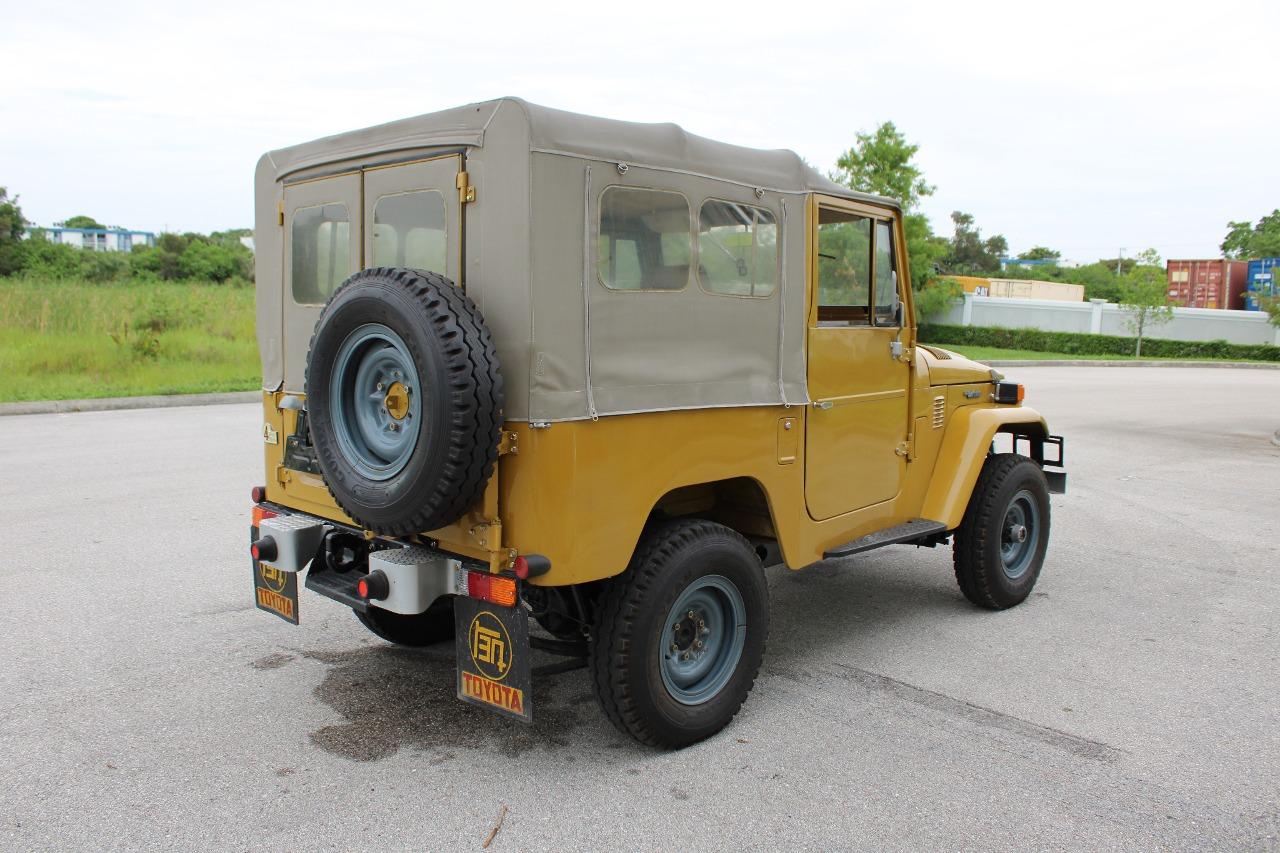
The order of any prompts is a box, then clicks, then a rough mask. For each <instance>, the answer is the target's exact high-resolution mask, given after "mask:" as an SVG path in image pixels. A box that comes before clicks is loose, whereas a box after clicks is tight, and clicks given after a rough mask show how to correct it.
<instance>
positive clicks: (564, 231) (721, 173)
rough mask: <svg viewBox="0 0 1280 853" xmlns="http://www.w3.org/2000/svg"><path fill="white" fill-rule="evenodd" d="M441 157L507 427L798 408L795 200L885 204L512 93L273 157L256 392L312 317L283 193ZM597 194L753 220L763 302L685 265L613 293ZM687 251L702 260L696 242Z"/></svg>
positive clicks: (291, 365) (264, 171) (765, 161)
mask: <svg viewBox="0 0 1280 853" xmlns="http://www.w3.org/2000/svg"><path fill="white" fill-rule="evenodd" d="M448 151H456V152H459V153H461V154H464V155H465V168H466V170H467V172H468V174H469V176H470V180H471V183H472V185H474V186H475V187H476V188H477V191H478V193H477V200H476V202H475V203H473V204H467V205H466V206H465V210H464V214H463V215H464V217H465V241H464V246H463V255H464V258H463V267H462V269H463V270H464V274H463V283H464V285H465V287H466V290H467V293H468V295H469V296H471V298H472V299H473V300H475V302H476V303H477V304H478V305H479V306H480V308H481V310H482V311H483V313H484V316H485V320H486V323H487V324H488V325H489V327H490V329H491V331H492V333H493V335H494V339H495V342H496V344H497V346H498V354H499V358H500V361H501V364H502V371H503V375H504V378H505V381H506V386H507V393H506V400H507V406H506V415H507V417H508V418H509V419H512V420H532V421H558V420H574V419H579V418H589V417H597V416H603V415H609V414H622V413H627V412H642V411H662V410H668V409H691V408H703V407H720V406H756V405H777V404H803V403H805V402H807V400H808V395H807V389H806V381H805V365H804V331H805V280H806V276H805V235H804V222H805V205H804V198H805V196H807V195H808V194H809V193H812V192H819V193H826V194H830V195H835V196H841V197H845V198H852V199H857V200H860V201H864V202H868V203H871V204H875V205H879V206H883V207H889V208H896V207H897V205H896V203H895V202H893V201H890V200H886V199H881V198H877V197H874V196H868V195H864V194H861V193H855V192H853V191H851V190H849V189H847V188H845V187H841V186H840V185H838V184H835V183H833V182H832V181H830V180H828V179H827V178H825V177H823V176H822V175H820V174H819V173H818V172H817V171H815V170H814V169H812V168H810V167H809V166H808V165H807V164H806V163H805V162H804V160H802V159H801V158H800V157H799V156H798V155H796V154H795V153H794V152H792V151H787V150H772V151H763V150H757V149H752V148H744V147H741V146H737V145H729V144H726V143H723V142H716V141H713V140H710V139H705V138H703V137H700V136H696V135H694V134H690V133H687V132H685V131H684V130H682V129H681V128H680V127H678V126H676V125H674V124H643V123H636V122H624V121H615V120H612V119H604V118H597V117H593V116H586V115H578V114H575V113H570V112H565V111H562V110H555V109H549V108H547V107H541V106H537V105H534V104H530V103H528V102H526V101H523V100H520V99H517V98H502V99H498V100H494V101H486V102H483V103H478V104H469V105H467V106H464V107H457V108H454V109H449V110H443V111H440V112H436V113H430V114H427V115H422V116H417V117H415V118H409V119H404V120H401V121H395V122H390V123H388V124H383V125H378V126H376V127H370V128H365V129H363V130H356V131H352V132H350V133H343V134H339V135H336V136H330V137H326V138H324V139H318V140H315V141H313V142H307V143H304V144H301V145H296V146H292V147H289V148H283V149H279V150H275V151H271V152H269V153H267V154H265V155H263V157H262V159H261V160H260V161H259V163H258V171H257V178H256V194H257V199H256V222H257V227H256V247H257V281H258V334H259V349H260V351H261V354H262V366H263V387H264V388H266V389H268V390H275V389H279V388H281V387H283V388H285V389H286V390H290V391H301V390H303V389H302V385H303V376H304V367H305V357H306V347H307V341H306V340H305V336H306V335H309V330H310V328H311V325H312V324H313V323H314V320H312V319H307V318H308V317H309V316H310V315H306V314H305V313H302V309H300V308H299V307H298V306H296V305H295V304H294V303H293V302H292V300H291V297H290V294H289V291H288V287H287V286H286V279H287V271H286V270H285V269H284V256H285V253H284V240H285V238H286V234H287V232H288V227H285V228H281V227H279V223H278V221H277V217H278V213H277V207H278V206H279V205H282V204H284V200H285V198H286V196H287V194H288V192H290V190H288V187H289V186H290V185H292V184H294V183H295V182H300V181H303V180H312V179H315V178H319V177H323V176H325V175H328V174H334V173H338V172H343V171H346V172H351V170H353V169H357V168H360V167H369V166H374V165H378V164H387V163H395V162H400V161H409V160H413V159H415V158H422V157H431V156H435V155H436V154H439V153H442V152H448ZM612 187H631V188H637V189H650V190H665V191H669V192H672V193H678V194H679V195H680V196H683V198H684V199H685V200H686V201H687V203H688V206H689V211H690V231H691V232H696V229H697V227H698V225H697V223H698V221H699V215H700V211H701V210H702V209H703V207H704V206H705V205H708V204H712V205H714V204H716V203H720V204H731V205H739V206H750V207H754V208H758V209H760V210H762V211H764V212H766V213H767V215H768V216H769V217H771V220H770V221H772V222H776V223H777V226H778V232H777V233H778V237H777V287H776V289H775V288H772V287H771V288H770V289H769V291H768V292H767V295H766V296H765V297H764V298H754V297H753V298H744V297H742V296H734V295H726V294H723V293H716V292H714V291H713V290H711V289H708V288H707V287H705V284H704V283H703V282H702V281H701V280H700V276H699V269H698V268H696V267H688V269H689V275H688V276H687V279H683V278H682V280H687V282H688V283H687V284H686V285H685V286H683V287H682V288H673V289H664V290H656V291H640V292H637V291H630V292H626V291H619V290H614V289H610V288H609V287H607V286H606V285H605V283H604V282H603V281H602V280H601V279H600V276H599V266H598V265H599V263H600V257H599V238H600V233H599V232H600V204H601V199H602V197H603V194H604V193H605V192H606V191H607V190H608V189H610V188H612ZM693 242H694V250H695V251H699V252H700V251H701V250H700V249H698V240H697V239H696V233H695V239H694V241H693ZM358 261H359V259H358V258H353V259H352V265H353V267H356V268H358V266H359V264H358ZM354 271H355V269H352V272H354ZM666 271H667V272H668V273H669V274H672V275H677V276H678V277H682V276H683V273H682V272H681V270H679V269H677V268H675V267H669V268H666ZM291 312H292V314H291ZM304 327H305V328H304ZM304 333H305V334H304Z"/></svg>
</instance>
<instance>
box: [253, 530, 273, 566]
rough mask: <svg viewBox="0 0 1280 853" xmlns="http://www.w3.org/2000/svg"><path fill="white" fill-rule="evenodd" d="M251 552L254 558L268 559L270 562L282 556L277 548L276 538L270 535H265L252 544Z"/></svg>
mask: <svg viewBox="0 0 1280 853" xmlns="http://www.w3.org/2000/svg"><path fill="white" fill-rule="evenodd" d="M249 553H250V554H251V555H252V556H253V559H255V560H266V561H267V562H268V563H270V562H271V561H272V560H274V559H275V558H276V557H278V556H280V552H279V549H278V548H276V540H275V539H273V538H271V537H270V536H263V537H262V538H261V539H259V540H258V541H257V542H254V543H253V544H252V545H250V546H249Z"/></svg>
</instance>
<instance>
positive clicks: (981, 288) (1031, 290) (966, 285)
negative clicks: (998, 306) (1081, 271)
mask: <svg viewBox="0 0 1280 853" xmlns="http://www.w3.org/2000/svg"><path fill="white" fill-rule="evenodd" d="M947 278H950V279H952V280H953V281H956V282H958V283H959V284H960V286H961V287H962V288H963V289H964V292H965V293H972V294H973V295H974V296H996V297H999V298H1001V299H1050V300H1053V301H1055V302H1083V301H1084V285H1083V284H1070V283H1068V282H1065V281H1029V280H1027V279H1020V278H982V277H980V276H971V275H952V276H947Z"/></svg>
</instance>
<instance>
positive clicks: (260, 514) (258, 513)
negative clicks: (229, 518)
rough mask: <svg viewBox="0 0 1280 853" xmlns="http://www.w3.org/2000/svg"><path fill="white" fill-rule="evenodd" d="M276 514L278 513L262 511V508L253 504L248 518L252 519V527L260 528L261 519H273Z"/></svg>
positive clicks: (267, 510)
mask: <svg viewBox="0 0 1280 853" xmlns="http://www.w3.org/2000/svg"><path fill="white" fill-rule="evenodd" d="M277 514H278V513H275V512H272V511H271V510H269V509H264V508H263V507H260V506H257V505H256V504H255V505H254V507H253V511H252V512H251V513H250V516H251V517H252V518H253V526H254V527H261V526H262V519H264V518H275V517H276V515H277Z"/></svg>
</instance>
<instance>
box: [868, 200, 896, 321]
mask: <svg viewBox="0 0 1280 853" xmlns="http://www.w3.org/2000/svg"><path fill="white" fill-rule="evenodd" d="M875 275H876V299H875V303H874V306H873V307H874V308H875V314H876V325H877V326H896V325H897V320H896V319H895V318H894V316H893V315H894V308H895V307H896V306H897V304H898V269H897V263H896V256H895V255H894V253H893V226H892V224H891V223H889V222H885V221H883V220H876V265H875Z"/></svg>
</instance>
